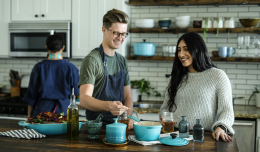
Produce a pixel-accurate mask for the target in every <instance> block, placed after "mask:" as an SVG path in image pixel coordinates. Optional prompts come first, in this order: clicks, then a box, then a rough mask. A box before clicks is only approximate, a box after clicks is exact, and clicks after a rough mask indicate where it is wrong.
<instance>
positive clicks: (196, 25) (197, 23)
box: [193, 21, 202, 28]
mask: <svg viewBox="0 0 260 152" xmlns="http://www.w3.org/2000/svg"><path fill="white" fill-rule="evenodd" d="M201 24H202V21H193V27H194V28H201Z"/></svg>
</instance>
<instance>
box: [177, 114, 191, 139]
mask: <svg viewBox="0 0 260 152" xmlns="http://www.w3.org/2000/svg"><path fill="white" fill-rule="evenodd" d="M181 117H182V120H181V121H180V123H179V137H181V138H189V136H190V133H189V130H190V123H189V122H188V121H186V120H185V118H186V116H181Z"/></svg>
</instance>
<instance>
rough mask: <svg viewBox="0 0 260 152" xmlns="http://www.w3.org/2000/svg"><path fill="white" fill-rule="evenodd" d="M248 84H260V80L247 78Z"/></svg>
mask: <svg viewBox="0 0 260 152" xmlns="http://www.w3.org/2000/svg"><path fill="white" fill-rule="evenodd" d="M247 84H253V85H256V84H260V80H247Z"/></svg>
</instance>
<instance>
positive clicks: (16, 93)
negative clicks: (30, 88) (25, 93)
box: [11, 79, 21, 97]
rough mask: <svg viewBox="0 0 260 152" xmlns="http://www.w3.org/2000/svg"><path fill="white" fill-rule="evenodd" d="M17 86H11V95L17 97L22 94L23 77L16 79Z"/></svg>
mask: <svg viewBox="0 0 260 152" xmlns="http://www.w3.org/2000/svg"><path fill="white" fill-rule="evenodd" d="M15 86H16V87H11V97H16V96H20V95H21V79H19V80H16V81H15Z"/></svg>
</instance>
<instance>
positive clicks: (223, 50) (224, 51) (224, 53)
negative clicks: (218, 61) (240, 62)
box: [218, 46, 228, 57]
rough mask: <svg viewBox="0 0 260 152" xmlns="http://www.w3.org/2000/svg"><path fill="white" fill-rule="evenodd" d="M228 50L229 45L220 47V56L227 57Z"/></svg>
mask: <svg viewBox="0 0 260 152" xmlns="http://www.w3.org/2000/svg"><path fill="white" fill-rule="evenodd" d="M227 50H228V47H227V46H221V47H218V56H219V57H227Z"/></svg>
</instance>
